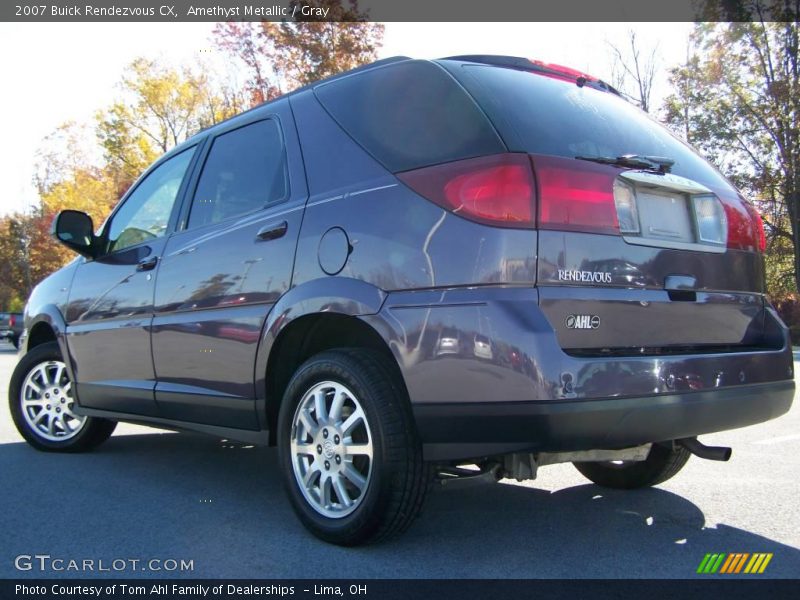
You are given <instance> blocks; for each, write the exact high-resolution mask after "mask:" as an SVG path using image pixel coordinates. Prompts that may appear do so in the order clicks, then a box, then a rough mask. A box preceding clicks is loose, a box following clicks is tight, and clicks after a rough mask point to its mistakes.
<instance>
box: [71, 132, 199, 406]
mask: <svg viewBox="0 0 800 600" xmlns="http://www.w3.org/2000/svg"><path fill="white" fill-rule="evenodd" d="M195 148H196V147H195V146H193V147H191V148H188V149H186V150H183V151H181V152H179V153H177V154H174V155H171V156H169V157H167V158H165V159H163V160H162V161H160V162H159V163H158V164H157V165H156V166H155V167H154V168H152V169H151V170H150V171H149V172H148V173H147V174H146V175H145V176H144V177H143V178H142V179H140V180H139V182H138V183H137V184H136V186H135V187H134V188H133V189H132V191H131V192H130V193H129V194H128V195H127V196H126V197H125V199H124V200H123V201H122V202H121V203H120V205H119V206H118V208H117V209H116V210H115V211H114V213H113V214H112V216H111V217H110V218H109V220H108V221H107V222H106V224H105V226H104V227H103V231H102V232H101V234H100V236H99V240H98V248H99V255H98V257H97V258H95V259H94V260H86V261H85V262H82V263H81V264H80V265H79V266H78V268H77V270H76V272H75V277H74V279H73V281H72V286H71V289H70V294H69V300H68V302H67V310H66V313H67V314H66V321H67V326H66V336H67V347H68V349H69V353H70V356H71V359H72V364H73V366H74V372H75V378H76V382H75V385H76V390H77V393H78V398H79V401H80V403H81V405H82V406H86V407H91V408H96V409H102V410H113V411H117V412H122V413H131V414H137V415H153V414H155V413H156V405H155V399H154V396H153V389H154V387H155V371H154V369H153V357H152V353H151V347H150V324H151V321H152V316H153V292H154V288H155V278H154V274H155V272H156V270H157V267H158V261H159V259H160V257H161V256H162V252H163V249H164V244H165V241H166V234H167V233H168V232H169V231H170V228H171V227H174V223H175V222H177V217H178V203H177V200H178V198H179V197H180V195H181V193H182V190H183V187H184V180H185V179H186V173H187V172H188V171H189V167H190V165H191V163H192V159H193V156H194V153H195ZM81 260H82V259H81Z"/></svg>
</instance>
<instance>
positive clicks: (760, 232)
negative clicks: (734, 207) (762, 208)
mask: <svg viewBox="0 0 800 600" xmlns="http://www.w3.org/2000/svg"><path fill="white" fill-rule="evenodd" d="M746 207H747V212H749V213H750V218H751V219H753V224H754V225H755V228H756V239H757V240H758V250H759V252H762V253H763V252H765V251H766V250H767V235H766V233H764V219H762V218H761V215H760V214H758V211H757V210H756V208H755V207H754V206H753V205H752V204H747V205H746Z"/></svg>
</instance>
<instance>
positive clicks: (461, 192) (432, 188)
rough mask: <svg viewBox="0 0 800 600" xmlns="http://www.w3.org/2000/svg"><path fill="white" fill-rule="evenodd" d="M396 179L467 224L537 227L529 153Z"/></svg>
mask: <svg viewBox="0 0 800 600" xmlns="http://www.w3.org/2000/svg"><path fill="white" fill-rule="evenodd" d="M397 177H398V178H399V179H400V180H401V181H402V182H403V183H405V184H406V185H407V186H409V187H410V188H411V189H413V190H414V191H415V192H417V193H418V194H420V195H421V196H424V197H425V198H427V199H428V200H431V201H432V202H435V203H436V204H438V205H439V206H441V207H443V208H446V209H447V210H449V211H451V212H453V213H455V214H458V215H461V216H462V217H464V218H466V219H470V220H472V221H478V222H479V223H487V224H489V225H502V226H506V227H527V228H530V227H534V225H535V222H534V215H535V209H534V183H533V173H532V171H531V163H530V159H529V158H528V156H527V155H526V154H496V155H493V156H485V157H481V158H471V159H467V160H460V161H456V162H452V163H447V164H443V165H436V166H433V167H425V168H422V169H417V170H414V171H406V172H405V173H398V174H397Z"/></svg>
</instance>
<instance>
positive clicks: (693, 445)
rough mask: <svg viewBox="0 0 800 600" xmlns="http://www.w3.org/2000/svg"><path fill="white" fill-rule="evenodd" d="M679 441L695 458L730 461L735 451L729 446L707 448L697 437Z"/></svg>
mask: <svg viewBox="0 0 800 600" xmlns="http://www.w3.org/2000/svg"><path fill="white" fill-rule="evenodd" d="M677 441H678V443H679V444H680V445H681V446H683V447H684V448H686V449H687V450H688V451H689V452H691V453H692V454H694V455H695V456H699V457H700V458H706V459H708V460H721V461H727V460H730V458H731V454H732V453H733V450H731V449H730V448H728V447H727V446H706V445H705V444H701V443H700V442H699V441H698V440H697V438H696V437H692V438H683V439H682V440H677Z"/></svg>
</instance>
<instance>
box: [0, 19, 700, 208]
mask: <svg viewBox="0 0 800 600" xmlns="http://www.w3.org/2000/svg"><path fill="white" fill-rule="evenodd" d="M213 26H214V24H213V23H69V24H65V23H13V24H12V23H0V56H2V57H3V58H2V61H0V82H2V93H0V115H2V117H3V125H2V127H1V128H0V131H1V132H2V138H3V139H2V142H3V143H2V144H0V215H2V214H5V213H8V212H13V211H17V210H24V209H25V208H26V207H28V206H30V205H32V204H36V203H37V194H36V190H35V189H34V187H33V185H32V183H31V180H32V177H33V164H34V155H35V153H36V150H37V148H38V147H39V145H40V143H41V141H42V139H43V138H44V137H45V136H46V135H48V134H49V133H51V132H52V131H53V130H54V129H55V128H56V127H58V126H59V125H60V124H61V123H64V122H66V121H76V122H78V123H91V121H92V119H93V116H94V114H95V113H96V112H97V111H98V110H99V109H101V108H103V107H105V106H107V105H108V104H110V103H111V102H112V101H113V100H114V98H115V95H116V94H117V89H116V85H117V82H118V81H119V78H120V76H121V74H122V71H123V69H124V67H125V66H126V65H127V64H128V63H130V62H131V61H132V60H133V59H134V58H136V57H139V56H146V57H160V58H164V59H167V60H168V61H169V62H172V63H175V64H180V63H181V62H184V61H190V60H193V59H194V58H196V57H198V55H199V54H200V53H202V54H203V56H204V57H205V58H208V57H209V53H212V54H213V50H212V44H211V42H210V38H211V30H212V29H213ZM691 27H692V26H691V24H689V23H388V24H386V30H385V35H384V45H383V48H382V49H381V50H380V52H379V57H380V58H385V57H388V56H397V55H405V56H410V57H413V58H440V57H445V56H453V55H457V54H507V55H512V56H522V57H526V58H535V59H538V60H542V61H544V62H551V63H557V64H561V65H565V66H569V67H572V68H575V69H578V70H581V71H584V72H586V73H588V74H590V75H595V76H597V77H601V78H603V77H609V75H610V66H611V62H612V61H611V54H610V48H609V43H614V44H624V43H625V41H626V39H627V37H626V36H627V32H628V31H629V30H634V31H635V32H636V33H637V38H638V39H639V40H640V41H641V43H642V44H643V45H644V46H648V47H649V46H652V45H656V44H657V46H658V57H659V65H660V67H661V68H660V70H659V77H658V79H657V81H656V85H655V87H654V90H653V97H654V99H655V103H654V105H656V106H658V105H660V99H661V98H663V96H665V95H666V93H667V91H668V87H667V82H666V71H667V69H668V68H670V67H672V66H674V65H676V64H678V63H680V62H681V60H682V59H683V58H684V57H685V55H686V41H687V37H688V35H689V32H690V31H691ZM210 51H211V52H210ZM218 59H220V60H221V59H222V57H219V56H218Z"/></svg>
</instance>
